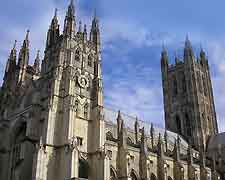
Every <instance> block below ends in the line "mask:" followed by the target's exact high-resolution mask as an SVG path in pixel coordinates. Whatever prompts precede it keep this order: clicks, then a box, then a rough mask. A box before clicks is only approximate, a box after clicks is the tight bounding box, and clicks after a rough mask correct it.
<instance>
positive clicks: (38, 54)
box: [33, 50, 40, 74]
mask: <svg viewBox="0 0 225 180" xmlns="http://www.w3.org/2000/svg"><path fill="white" fill-rule="evenodd" d="M33 68H34V71H35V73H37V74H38V73H39V72H40V50H38V51H37V56H36V59H35V61H34V66H33Z"/></svg>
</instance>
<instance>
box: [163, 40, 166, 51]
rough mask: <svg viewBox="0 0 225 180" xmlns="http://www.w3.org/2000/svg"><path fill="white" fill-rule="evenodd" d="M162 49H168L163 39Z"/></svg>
mask: <svg viewBox="0 0 225 180" xmlns="http://www.w3.org/2000/svg"><path fill="white" fill-rule="evenodd" d="M162 50H163V51H166V47H165V42H164V41H163V43H162Z"/></svg>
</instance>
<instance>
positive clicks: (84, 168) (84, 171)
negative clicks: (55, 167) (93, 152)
mask: <svg viewBox="0 0 225 180" xmlns="http://www.w3.org/2000/svg"><path fill="white" fill-rule="evenodd" d="M88 169H89V166H88V162H87V161H86V160H84V159H79V178H83V179H88Z"/></svg>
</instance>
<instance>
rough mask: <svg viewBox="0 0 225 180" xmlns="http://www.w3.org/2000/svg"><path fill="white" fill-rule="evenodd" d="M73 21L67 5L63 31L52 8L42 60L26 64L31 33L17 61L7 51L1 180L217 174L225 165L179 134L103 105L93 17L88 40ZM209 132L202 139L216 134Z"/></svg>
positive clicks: (0, 116)
mask: <svg viewBox="0 0 225 180" xmlns="http://www.w3.org/2000/svg"><path fill="white" fill-rule="evenodd" d="M76 24H77V23H76V17H75V8H74V4H73V1H72V0H71V3H70V5H69V7H68V10H67V13H66V17H65V23H64V31H63V33H62V34H60V31H59V25H58V19H57V11H56V13H55V15H54V17H53V19H52V22H51V25H50V27H49V30H48V33H47V42H46V49H45V56H44V59H43V61H42V63H41V62H40V57H39V52H38V54H37V57H36V59H35V62H34V64H33V65H29V31H28V32H27V35H26V38H25V40H24V43H23V46H22V47H21V50H20V53H19V58H18V61H17V51H16V44H15V45H14V47H13V49H12V50H11V53H10V56H9V59H8V62H7V66H6V70H5V76H4V83H3V85H2V87H1V90H0V179H1V180H68V179H74V180H75V179H89V180H148V179H151V180H156V179H159V180H165V179H168V180H172V179H175V180H187V179H202V180H208V179H213V180H217V179H219V178H220V177H222V176H221V175H223V174H222V173H224V172H223V171H221V169H223V167H224V166H223V164H224V163H220V165H218V164H217V162H218V161H217V159H215V157H214V158H208V157H207V158H206V155H205V151H203V150H201V151H197V150H195V149H194V148H192V146H191V145H190V144H188V143H187V142H186V141H185V138H183V134H182V133H181V134H180V135H178V134H177V133H173V132H171V131H167V130H164V129H160V128H157V127H154V126H153V125H149V124H147V123H145V122H142V121H140V120H138V119H137V118H133V117H130V116H127V115H125V114H123V113H121V112H118V113H117V112H114V111H111V110H109V109H107V108H105V107H103V83H102V73H101V44H100V29H99V20H98V18H97V17H96V15H95V16H94V18H93V21H92V26H91V31H90V35H89V36H88V33H87V28H86V25H84V27H82V25H81V23H79V27H78V28H77V27H76ZM164 55H165V53H163V57H164ZM163 57H162V58H163ZM162 62H164V61H162ZM40 63H41V69H40V68H39V66H40ZM207 67H208V66H207ZM207 72H208V71H207ZM165 76H166V75H165V71H164V74H163V79H165ZM208 76H209V72H208ZM189 78H190V77H189ZM167 83H168V82H167ZM164 88H165V85H164ZM209 88H211V85H210V86H209ZM209 91H210V93H212V92H211V89H209ZM166 95H167V96H169V95H168V94H166ZM211 95H212V94H211ZM211 98H212V96H211ZM207 102H211V103H213V99H211V101H209V100H208V101H207ZM213 108H214V105H213V107H211V109H210V110H213ZM211 115H212V116H211V118H212V122H214V121H215V122H214V123H216V119H215V117H214V115H215V113H214V114H211ZM190 118H193V119H195V118H194V116H192V117H190ZM203 124H204V122H203ZM167 127H168V128H169V129H171V127H169V126H168V119H167ZM171 130H173V129H171ZM209 130H210V132H209V134H208V135H210V134H213V133H216V132H217V129H216V130H215V129H209ZM182 131H183V129H182ZM184 137H186V136H184ZM200 140H202V139H200ZM219 173H220V174H219Z"/></svg>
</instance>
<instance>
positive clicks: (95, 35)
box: [90, 10, 100, 51]
mask: <svg viewBox="0 0 225 180" xmlns="http://www.w3.org/2000/svg"><path fill="white" fill-rule="evenodd" d="M90 41H92V42H93V43H94V44H95V46H96V50H97V51H100V29H99V20H98V17H97V13H96V10H95V12H94V17H93V20H92V25H91V33H90Z"/></svg>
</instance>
